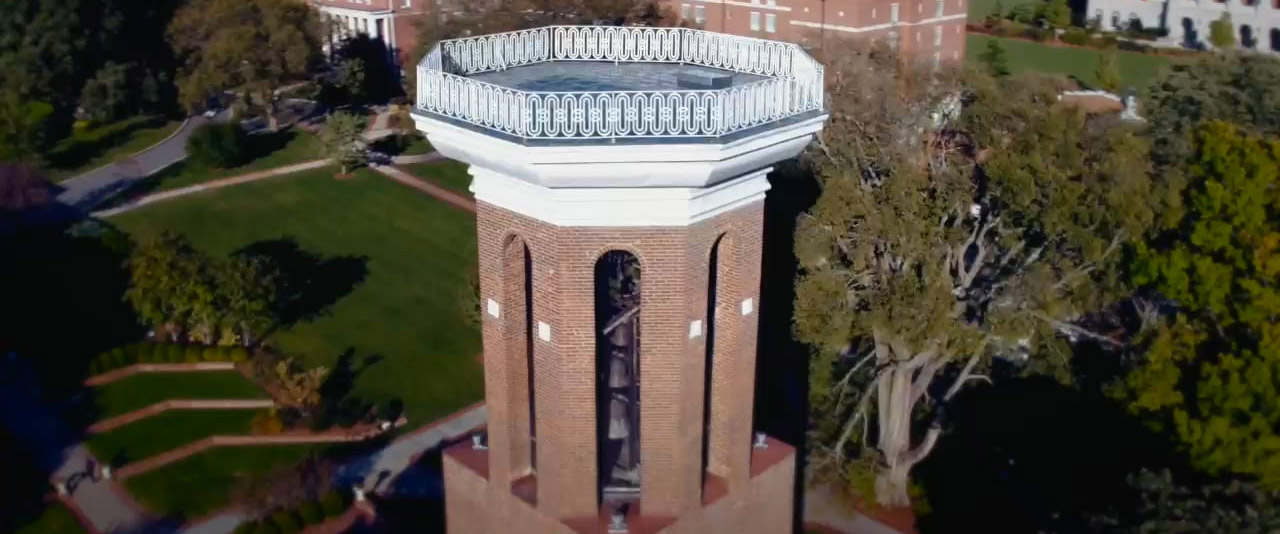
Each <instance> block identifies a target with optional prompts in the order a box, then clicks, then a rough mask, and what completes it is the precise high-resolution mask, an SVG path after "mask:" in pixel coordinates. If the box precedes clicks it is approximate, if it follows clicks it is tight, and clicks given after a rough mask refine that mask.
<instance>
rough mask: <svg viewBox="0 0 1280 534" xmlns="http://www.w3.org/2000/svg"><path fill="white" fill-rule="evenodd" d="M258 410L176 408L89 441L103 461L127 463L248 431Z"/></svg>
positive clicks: (92, 448)
mask: <svg viewBox="0 0 1280 534" xmlns="http://www.w3.org/2000/svg"><path fill="white" fill-rule="evenodd" d="M257 413H258V411H257V410H175V411H169V412H163V413H160V414H157V415H154V416H151V417H148V418H146V419H141V420H138V421H134V422H132V423H129V424H127V425H125V426H122V427H120V428H117V429H114V430H111V431H110V432H104V433H101V434H96V435H93V436H90V437H89V439H88V440H87V441H86V444H87V445H88V446H89V450H90V451H93V454H94V456H97V457H98V458H99V459H101V460H102V461H104V462H111V463H112V464H114V465H124V464H126V463H130V462H136V461H138V460H142V459H144V458H149V457H151V456H155V455H157V454H160V453H162V452H165V451H167V450H170V449H174V448H177V447H180V446H182V445H186V444H187V443H191V442H193V441H196V440H200V439H204V438H207V437H209V436H215V435H240V434H248V433H249V423H250V421H252V420H253V416H254V415H255V414H257Z"/></svg>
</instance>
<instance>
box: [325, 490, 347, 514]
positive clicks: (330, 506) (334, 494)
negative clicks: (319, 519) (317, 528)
mask: <svg viewBox="0 0 1280 534" xmlns="http://www.w3.org/2000/svg"><path fill="white" fill-rule="evenodd" d="M320 509H321V511H322V512H324V516H325V517H330V518H332V517H338V516H340V515H342V514H343V513H344V512H346V511H347V502H346V499H344V498H343V497H342V494H341V493H339V492H338V490H333V491H330V492H328V493H325V494H324V495H321V496H320Z"/></svg>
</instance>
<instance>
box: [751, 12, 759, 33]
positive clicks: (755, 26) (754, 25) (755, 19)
mask: <svg viewBox="0 0 1280 534" xmlns="http://www.w3.org/2000/svg"><path fill="white" fill-rule="evenodd" d="M751 31H757V32H758V31H760V12H759V11H752V12H751Z"/></svg>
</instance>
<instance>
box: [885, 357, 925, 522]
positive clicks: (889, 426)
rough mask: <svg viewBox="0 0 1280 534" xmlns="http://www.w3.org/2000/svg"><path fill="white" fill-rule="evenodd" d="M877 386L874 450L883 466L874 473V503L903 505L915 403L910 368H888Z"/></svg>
mask: <svg viewBox="0 0 1280 534" xmlns="http://www.w3.org/2000/svg"><path fill="white" fill-rule="evenodd" d="M884 372H885V373H886V374H887V376H885V377H883V378H881V380H880V383H879V385H878V387H879V391H878V395H877V399H876V400H877V401H878V405H879V409H878V410H877V411H878V412H879V422H880V425H879V426H880V428H879V436H878V438H879V439H878V440H877V441H876V448H877V449H879V450H880V455H881V458H882V459H883V465H881V466H880V472H879V473H877V474H876V502H877V503H879V504H880V505H882V506H906V505H908V504H910V498H909V497H908V496H907V480H908V478H909V477H908V475H909V474H910V472H911V466H910V465H908V464H907V462H906V459H907V456H908V455H909V454H910V451H911V412H912V408H913V407H914V406H915V402H913V399H912V398H911V397H912V395H911V374H912V369H910V368H908V367H907V366H906V365H902V364H896V365H891V366H890V367H889V368H888V369H886V370H885V371H884Z"/></svg>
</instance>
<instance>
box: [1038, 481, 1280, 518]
mask: <svg viewBox="0 0 1280 534" xmlns="http://www.w3.org/2000/svg"><path fill="white" fill-rule="evenodd" d="M1129 484H1130V486H1131V487H1132V488H1133V490H1135V492H1136V494H1137V495H1136V497H1137V498H1136V499H1135V501H1136V502H1135V503H1134V504H1132V505H1129V506H1124V505H1121V506H1119V507H1117V508H1118V509H1117V510H1116V511H1115V512H1112V513H1106V514H1099V515H1096V516H1094V517H1092V518H1090V519H1091V521H1090V522H1091V523H1092V524H1093V528H1091V529H1089V532H1095V533H1097V534H1200V533H1208V532H1213V533H1216V534H1254V533H1262V532H1275V531H1276V530H1277V529H1280V493H1277V492H1275V491H1268V490H1266V489H1263V488H1261V487H1259V486H1258V485H1257V484H1256V483H1253V482H1249V481H1243V480H1237V479H1226V480H1210V481H1207V482H1203V483H1201V482H1198V481H1193V482H1191V483H1188V481H1185V480H1181V481H1180V480H1177V479H1175V478H1174V476H1173V474H1172V473H1171V472H1169V471H1168V470H1164V471H1159V472H1152V471H1146V470H1144V471H1141V472H1139V473H1137V474H1135V475H1133V476H1131V477H1129ZM1064 534H1065V533H1064Z"/></svg>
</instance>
